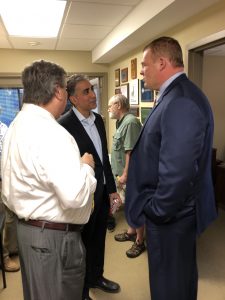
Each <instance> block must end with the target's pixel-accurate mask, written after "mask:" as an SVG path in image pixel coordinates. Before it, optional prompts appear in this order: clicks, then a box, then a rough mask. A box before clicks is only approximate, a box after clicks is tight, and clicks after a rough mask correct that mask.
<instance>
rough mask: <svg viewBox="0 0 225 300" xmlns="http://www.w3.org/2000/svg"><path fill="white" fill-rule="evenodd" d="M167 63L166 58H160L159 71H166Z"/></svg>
mask: <svg viewBox="0 0 225 300" xmlns="http://www.w3.org/2000/svg"><path fill="white" fill-rule="evenodd" d="M166 64H167V61H166V59H165V58H164V57H160V58H159V70H160V71H162V70H164V69H165V67H166Z"/></svg>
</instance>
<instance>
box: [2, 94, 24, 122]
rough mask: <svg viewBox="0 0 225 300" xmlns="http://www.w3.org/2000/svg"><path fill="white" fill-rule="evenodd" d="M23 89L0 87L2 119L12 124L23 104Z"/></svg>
mask: <svg viewBox="0 0 225 300" xmlns="http://www.w3.org/2000/svg"><path fill="white" fill-rule="evenodd" d="M20 90H21V89H19V88H0V120H1V122H3V123H5V124H6V125H7V126H9V125H10V123H11V122H12V120H13V119H14V118H15V116H16V114H17V113H18V111H19V110H20V106H21V91H20Z"/></svg>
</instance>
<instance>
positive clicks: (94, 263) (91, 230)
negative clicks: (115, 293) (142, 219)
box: [82, 188, 109, 294]
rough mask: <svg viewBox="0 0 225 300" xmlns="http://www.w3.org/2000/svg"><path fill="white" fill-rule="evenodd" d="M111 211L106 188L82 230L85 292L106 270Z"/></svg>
mask: <svg viewBox="0 0 225 300" xmlns="http://www.w3.org/2000/svg"><path fill="white" fill-rule="evenodd" d="M108 212H109V196H108V195H107V193H106V188H104V190H103V193H102V195H98V199H95V208H94V212H93V213H92V215H91V217H90V219H89V221H88V223H87V224H86V225H85V226H84V229H83V232H82V239H83V243H84V245H85V248H86V276H85V283H84V294H85V293H87V292H88V290H89V287H91V285H92V284H94V283H96V281H97V279H98V278H99V277H101V276H102V275H103V272H104V258H105V237H106V230H107V219H108Z"/></svg>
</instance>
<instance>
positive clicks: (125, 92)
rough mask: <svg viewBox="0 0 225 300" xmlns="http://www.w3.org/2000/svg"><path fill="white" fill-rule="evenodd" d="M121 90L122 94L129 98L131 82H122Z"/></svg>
mask: <svg viewBox="0 0 225 300" xmlns="http://www.w3.org/2000/svg"><path fill="white" fill-rule="evenodd" d="M120 92H121V94H122V95H124V96H125V97H127V99H129V83H125V84H122V85H121V86H120Z"/></svg>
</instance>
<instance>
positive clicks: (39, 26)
mask: <svg viewBox="0 0 225 300" xmlns="http://www.w3.org/2000/svg"><path fill="white" fill-rule="evenodd" d="M65 6H66V1H63V0H20V1H18V0H1V1H0V15H1V17H2V20H3V23H4V25H5V28H6V30H7V32H8V34H9V35H11V36H21V37H42V38H45V37H46V38H47V37H48V38H49V37H56V36H57V35H58V31H59V28H60V25H61V22H62V18H63V14H64V10H65Z"/></svg>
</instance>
